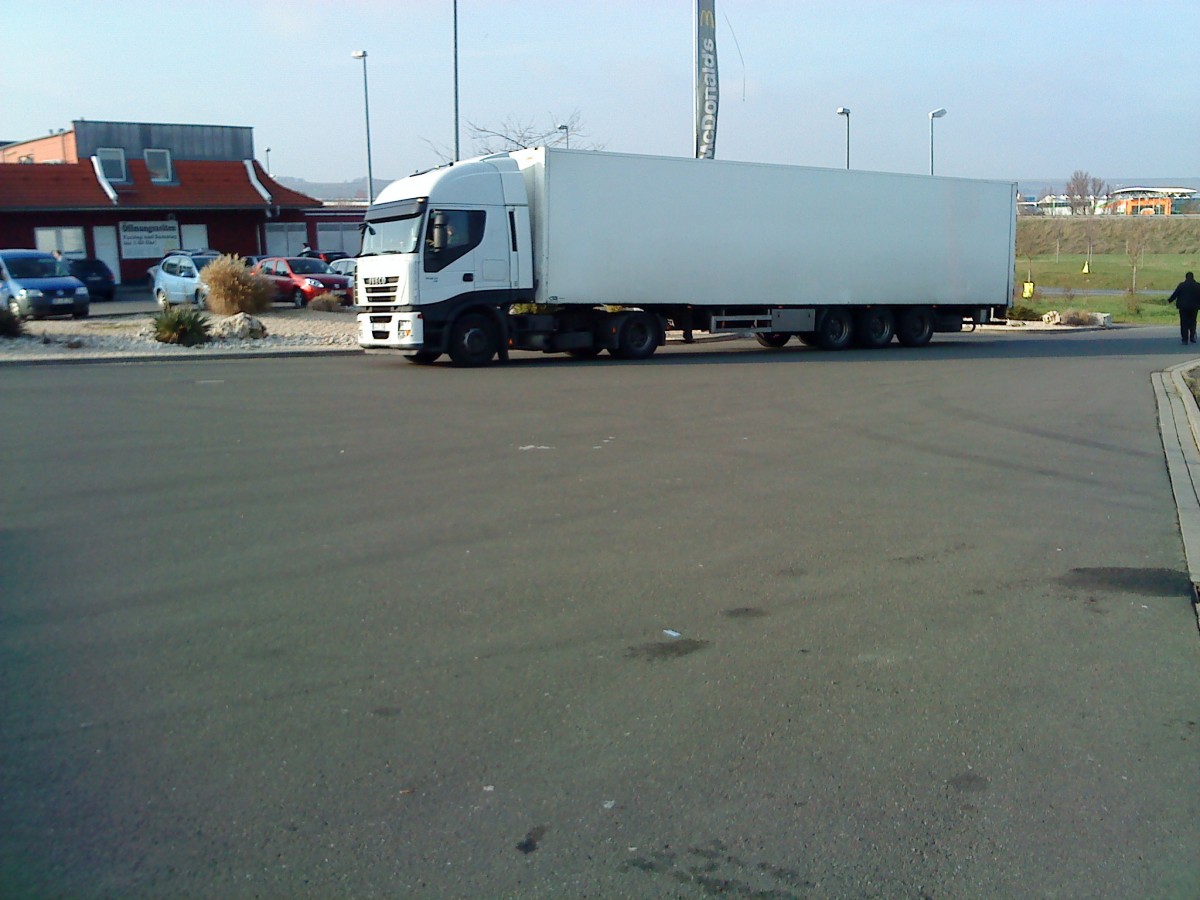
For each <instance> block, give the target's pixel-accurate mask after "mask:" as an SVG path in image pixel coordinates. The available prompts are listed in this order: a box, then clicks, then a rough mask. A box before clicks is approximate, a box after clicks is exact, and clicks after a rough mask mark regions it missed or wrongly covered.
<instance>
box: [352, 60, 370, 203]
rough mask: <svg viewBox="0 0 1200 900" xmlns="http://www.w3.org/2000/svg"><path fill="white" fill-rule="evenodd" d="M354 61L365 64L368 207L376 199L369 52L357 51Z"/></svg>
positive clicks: (364, 93)
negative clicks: (368, 77) (368, 79)
mask: <svg viewBox="0 0 1200 900" xmlns="http://www.w3.org/2000/svg"><path fill="white" fill-rule="evenodd" d="M350 56H351V57H352V58H353V59H361V60H362V64H363V111H364V112H365V114H366V119H367V205H368V206H369V205H370V204H371V200H373V199H374V197H375V173H374V172H372V170H371V100H370V96H369V95H368V94H367V51H366V50H355V51H354V52H353V53H351V54H350Z"/></svg>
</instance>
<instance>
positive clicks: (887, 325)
mask: <svg viewBox="0 0 1200 900" xmlns="http://www.w3.org/2000/svg"><path fill="white" fill-rule="evenodd" d="M895 333H896V317H895V316H894V315H892V311H891V310H890V309H888V308H887V307H886V306H872V307H870V308H868V309H864V310H860V311H859V313H858V315H857V316H855V317H854V338H855V340H857V341H858V343H859V344H860V345H861V346H863V347H867V348H868V349H871V350H878V349H879V348H880V347H886V346H887V345H888V344H890V343H891V342H892V335H894V334H895Z"/></svg>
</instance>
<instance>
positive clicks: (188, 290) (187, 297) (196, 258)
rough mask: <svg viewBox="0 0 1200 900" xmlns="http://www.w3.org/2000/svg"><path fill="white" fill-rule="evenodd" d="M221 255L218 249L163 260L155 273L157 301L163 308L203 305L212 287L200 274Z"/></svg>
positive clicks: (177, 255)
mask: <svg viewBox="0 0 1200 900" xmlns="http://www.w3.org/2000/svg"><path fill="white" fill-rule="evenodd" d="M219 256H220V254H218V253H217V252H216V251H215V250H194V251H187V250H181V251H179V252H178V253H171V254H169V255H167V256H165V257H163V261H162V262H160V263H159V264H158V265H157V266H156V267H155V268H157V270H158V271H157V272H155V274H154V300H155V302H156V303H158V306H159V308H160V309H163V308H166V307H167V306H168V305H169V304H172V303H195V304H196V305H197V306H203V305H204V296H205V294H207V293H208V288H207V287H206V286H205V284H204V281H203V280H202V278H201V274H200V273H201V272H202V271H203V269H204V267H205V266H207V265H208V264H209V263H210V262H212V261H213V260H214V259H217V258H218V257H219Z"/></svg>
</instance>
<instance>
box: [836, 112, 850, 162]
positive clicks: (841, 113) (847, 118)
mask: <svg viewBox="0 0 1200 900" xmlns="http://www.w3.org/2000/svg"><path fill="white" fill-rule="evenodd" d="M837 114H838V115H839V116H845V117H846V168H847V169H849V168H850V107H848V106H839V107H838V108H837Z"/></svg>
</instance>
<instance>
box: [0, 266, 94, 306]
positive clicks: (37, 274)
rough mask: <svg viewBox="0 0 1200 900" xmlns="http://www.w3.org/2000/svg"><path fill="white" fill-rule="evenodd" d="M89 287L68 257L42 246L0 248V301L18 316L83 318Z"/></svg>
mask: <svg viewBox="0 0 1200 900" xmlns="http://www.w3.org/2000/svg"><path fill="white" fill-rule="evenodd" d="M89 299H90V298H89V297H88V289H87V288H86V287H84V284H83V282H82V281H80V280H79V279H78V278H76V277H74V276H73V275H72V274H71V270H70V268H68V266H67V261H66V260H64V259H55V258H54V257H53V256H52V255H51V254H49V253H46V252H45V251H42V250H0V302H2V303H4V305H5V306H7V307H8V309H9V312H11V313H12V314H13V315H14V316H16V317H18V318H20V319H27V318H31V317H32V318H34V319H41V318H45V317H46V316H74V317H75V318H76V319H82V318H85V317H86V316H87V314H88V309H89Z"/></svg>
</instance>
